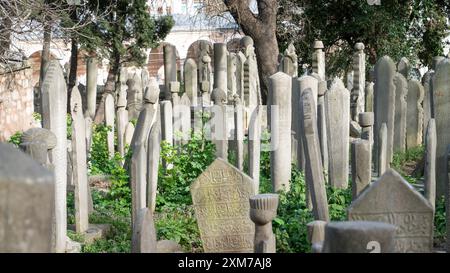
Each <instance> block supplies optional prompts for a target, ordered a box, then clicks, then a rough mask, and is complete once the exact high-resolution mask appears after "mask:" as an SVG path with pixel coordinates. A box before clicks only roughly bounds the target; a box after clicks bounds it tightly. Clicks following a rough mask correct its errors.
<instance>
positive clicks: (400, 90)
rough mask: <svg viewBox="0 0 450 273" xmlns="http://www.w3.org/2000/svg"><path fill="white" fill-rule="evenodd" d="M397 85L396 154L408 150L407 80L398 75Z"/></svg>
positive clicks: (395, 79)
mask: <svg viewBox="0 0 450 273" xmlns="http://www.w3.org/2000/svg"><path fill="white" fill-rule="evenodd" d="M394 84H395V116H394V144H393V146H394V147H393V149H394V152H404V151H405V149H406V117H407V112H406V110H407V102H406V95H407V93H408V82H407V81H406V78H405V77H404V76H403V75H402V74H400V73H398V72H397V73H396V74H395V78H394Z"/></svg>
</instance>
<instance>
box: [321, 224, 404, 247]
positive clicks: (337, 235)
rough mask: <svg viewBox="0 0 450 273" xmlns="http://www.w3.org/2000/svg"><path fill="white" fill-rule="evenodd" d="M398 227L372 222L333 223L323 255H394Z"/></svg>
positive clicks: (326, 239) (328, 231)
mask: <svg viewBox="0 0 450 273" xmlns="http://www.w3.org/2000/svg"><path fill="white" fill-rule="evenodd" d="M395 231H396V227H395V226H394V225H391V224H387V223H380V222H370V221H341V222H331V223H328V224H327V225H326V227H325V241H324V245H323V250H322V253H393V252H396V251H395V248H394V241H395V239H394V238H395Z"/></svg>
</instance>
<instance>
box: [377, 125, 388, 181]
mask: <svg viewBox="0 0 450 273" xmlns="http://www.w3.org/2000/svg"><path fill="white" fill-rule="evenodd" d="M378 139H379V145H378V153H377V155H378V158H377V161H378V177H381V176H382V175H383V173H384V172H385V171H386V170H387V169H388V168H389V163H388V159H387V126H386V123H383V125H381V128H380V132H379V136H378Z"/></svg>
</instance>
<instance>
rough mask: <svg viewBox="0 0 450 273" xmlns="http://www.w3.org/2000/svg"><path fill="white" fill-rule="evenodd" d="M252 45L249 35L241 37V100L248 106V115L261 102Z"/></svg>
mask: <svg viewBox="0 0 450 273" xmlns="http://www.w3.org/2000/svg"><path fill="white" fill-rule="evenodd" d="M253 45H254V43H253V39H252V38H251V37H250V36H244V37H242V39H241V48H242V51H243V53H244V55H245V63H244V97H243V99H244V100H243V101H244V102H245V104H244V105H245V107H247V108H248V113H249V115H251V113H253V111H254V110H255V108H256V107H257V106H258V105H260V104H261V94H260V86H259V75H258V64H257V61H256V53H255V47H254V46H253ZM241 98H242V97H241ZM248 117H250V116H248ZM247 124H248V122H247Z"/></svg>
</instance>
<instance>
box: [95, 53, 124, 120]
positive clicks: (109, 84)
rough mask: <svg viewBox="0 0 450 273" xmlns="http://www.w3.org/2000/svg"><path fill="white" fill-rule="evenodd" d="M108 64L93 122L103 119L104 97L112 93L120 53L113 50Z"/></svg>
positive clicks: (117, 72) (118, 66) (117, 71)
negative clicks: (106, 75) (103, 86)
mask: <svg viewBox="0 0 450 273" xmlns="http://www.w3.org/2000/svg"><path fill="white" fill-rule="evenodd" d="M109 64H110V66H109V71H108V77H107V79H106V83H105V88H104V89H103V94H102V99H101V101H100V103H99V105H98V108H97V112H96V113H95V117H94V123H95V124H100V123H102V122H103V120H104V119H105V109H104V108H105V107H104V105H105V98H106V95H107V94H114V90H115V86H116V78H117V75H118V74H119V68H120V54H119V53H118V52H117V51H115V50H114V51H113V53H112V58H111V60H110V63H109Z"/></svg>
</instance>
